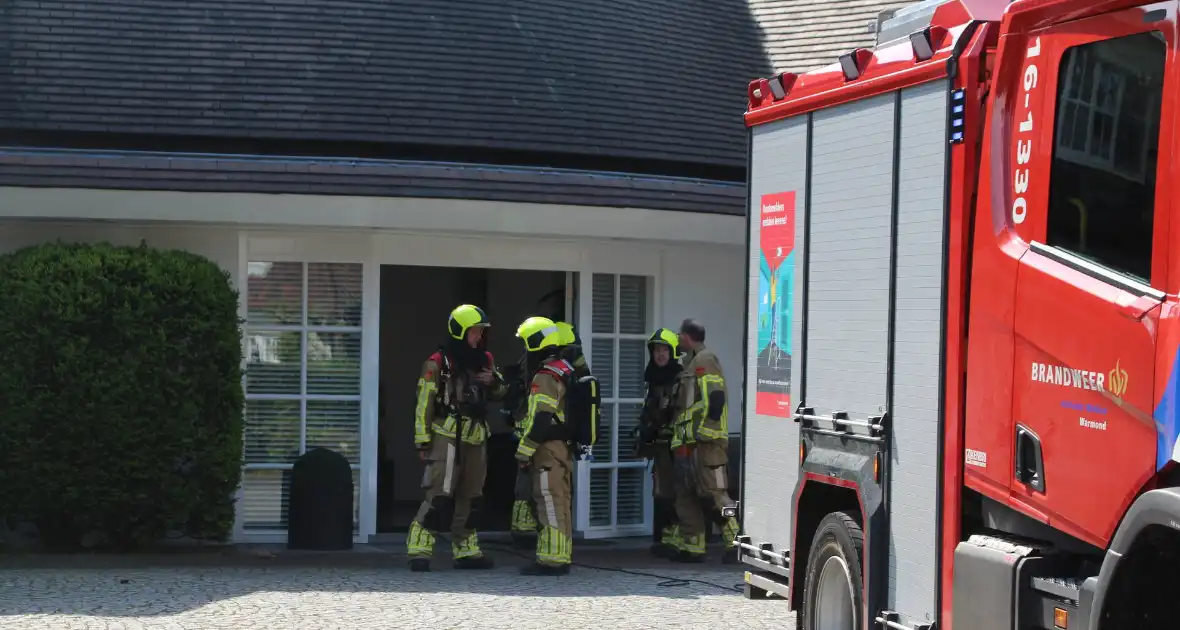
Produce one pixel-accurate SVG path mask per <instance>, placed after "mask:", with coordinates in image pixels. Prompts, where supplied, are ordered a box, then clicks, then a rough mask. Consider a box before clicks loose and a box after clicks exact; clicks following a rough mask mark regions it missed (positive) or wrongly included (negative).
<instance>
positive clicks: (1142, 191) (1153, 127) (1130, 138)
mask: <svg viewBox="0 0 1180 630" xmlns="http://www.w3.org/2000/svg"><path fill="white" fill-rule="evenodd" d="M1166 53H1167V46H1166V44H1165V42H1164V39H1163V36H1162V35H1161V34H1159V33H1140V34H1137V35H1130V36H1126V37H1118V38H1114V39H1107V40H1103V41H1098V42H1093V43H1089V44H1085V45H1081V46H1075V47H1073V48H1070V49H1068V50H1066V51H1065V54H1064V55H1063V56H1062V58H1061V67H1060V69H1059V75H1058V77H1059V78H1058V89H1057V115H1056V118H1055V123H1054V124H1055V129H1054V140H1053V163H1052V168H1051V172H1050V175H1049V182H1050V186H1049V210H1048V234H1047V235H1046V242H1047V244H1048V245H1051V246H1055V247H1059V248H1061V249H1065V250H1069V251H1070V252H1072V253H1074V254H1077V255H1079V256H1082V257H1084V258H1087V259H1089V260H1091V261H1092V262H1094V263H1096V264H1100V265H1103V266H1105V267H1107V268H1110V269H1112V270H1114V271H1119V272H1122V273H1123V274H1126V275H1130V276H1134V277H1136V278H1138V279H1140V280H1142V281H1143V282H1148V283H1149V282H1150V279H1151V247H1152V224H1153V220H1154V217H1155V180H1156V158H1157V150H1158V147H1159V123H1160V101H1161V98H1162V96H1163V84H1164V59H1165V55H1166Z"/></svg>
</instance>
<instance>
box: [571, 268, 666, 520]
mask: <svg viewBox="0 0 1180 630" xmlns="http://www.w3.org/2000/svg"><path fill="white" fill-rule="evenodd" d="M595 273H609V274H610V275H613V276H615V278H616V279H615V305H616V306H615V319H616V321H617V320H618V318H619V312H618V311H619V309H618V306H617V305H618V303H619V299H620V298H619V288H620V287H619V284H618V276H619V275H639V276H647V278H648V283H647V290H648V305H649V308H648V321H647V322H645V323H644V326H645V328H644V329H645V331H646V330H647V329H650V328H651V327H652V326H653V324H652V322H653V321H654V319H655V318H656V317H657V315H656V314H657V313H659V312H661V310H660V307H661V305H660V291H659V289H658V287H659V286H660V283H659V276H658V269H656V270H652V271H650V272H648V273H644V272H642V271H636V270H630V271H625V272H604V271H601V270H596V271H595V272H590V273H583V274H581V276H580V278H579V283H578V284H579V286H578V297H579V298H580V299H579V300H578V304H577V308H578V321H579V322H580V323H581V324H582V326H581V328H582V330H581V332H580V334H581V337H582V345H583V351H584V352H585V354H586V357H587V359H588V360H589V358H590V357H591V356H593V348H594V339H593V337H594V336H595V335H594V331H593V330H592V325H591V323H590V322H591V321H592V317H593V295H594V274H595ZM599 336H603V335H602V333H599ZM612 337H618V335H612ZM611 367H612V369H611V370H610V372H611V374H613V375H614V377H615V379H616V382H615V386H614V388H613V391H614V393H615V399H616V400H617V399H618V398H619V396H618V394H619V387H618V377H619V353H617V352H616V353H614V365H613V366H611ZM590 368H591V369H594V366H593V364H591V366H590ZM606 404H607V402H606V401H605V400H604V401H603V405H604V406H605V405H606ZM613 404H614V407H615V410H616V411H615V413H616V414H617V413H618V408H619V405H620V404H622V403H618V402H614V403H613ZM604 423H605V424H607V425H608V426H610V427H611V434H610V435H607V436H599V440H600V441H601V440H602V439H604V437H605V439H607V440H612V439H615V440H616V441H617V438H616V436H615V435H614V432H615V431H616V428H615V423H614V421H613V419H609V420H608V419H604ZM602 469H606V470H611V471H612V476H611V483H610V489H611V496H610V514H611V519H610V524H608V525H599V526H591V524H590V498H591V497H590V471H591V470H602ZM627 469H639V470H643V471H644V474H643V510H642V512H643V520H642V521H641V522H640V523H634V524H629V525H619V524H618V522H617V521H618V496H617V493H618V487H619V481H618V473H617V471H619V470H627ZM648 471H650V465H649V463H648V462H647V461H645V460H633V461H619V457H618V453H617V452H616V453H615V459H614V461H609V462H597V461H595V462H590V461H579V462H577V464H576V465H575V470H574V480H575V482H574V529H575V533H576V534H577V535H579V536H581V537H583V538H616V537H623V536H646V535H650V534H651V531H652V525H653V521H652V517H653V514H652V512H653V510H652V478H651V475H650V474H649V472H648Z"/></svg>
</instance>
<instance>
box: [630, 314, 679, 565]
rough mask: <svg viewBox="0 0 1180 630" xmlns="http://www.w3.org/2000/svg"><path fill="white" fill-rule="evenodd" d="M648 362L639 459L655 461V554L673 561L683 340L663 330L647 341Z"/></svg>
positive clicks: (676, 549) (676, 537)
mask: <svg viewBox="0 0 1180 630" xmlns="http://www.w3.org/2000/svg"><path fill="white" fill-rule="evenodd" d="M647 352H648V362H647V368H646V369H645V370H644V372H643V381H644V384H645V386H646V393H645V396H644V401H643V411H642V412H640V415H639V443H638V444H639V456H640V457H642V458H644V459H650V460H652V471H651V478H652V479H651V481H652V483H651V487H652V495H653V497H652V498H653V499H654V500H655V501H654V503H655V514H654V516H655V527H654V530H655V531H654V534H655V536H656V537H657V538H656V541H655V544H653V545H652V547H651V552H652V554H653V555H656V556H659V557H661V558H671V557H673V556H675V555H676V554H677V553H678V552H679V550H680V525H679V523H678V522H677V519H676V484H675V478H676V474H675V468H674V467H673V460H672V450H671V447H670V442H671V439H672V426H673V424H674V422H675V417H674V415H673V414H674V412H675V409H676V406H675V402H676V401H675V395H676V385H677V381H678V380H679V378H680V371H681V365H680V360H679V359H680V339H679V338H678V337H677V336H676V333H675V332H673V331H671V330H669V329H667V328H661V329H659V330H657V331H656V332H655V333H653V334H652V336H651V337H650V338H649V339H648V340H647Z"/></svg>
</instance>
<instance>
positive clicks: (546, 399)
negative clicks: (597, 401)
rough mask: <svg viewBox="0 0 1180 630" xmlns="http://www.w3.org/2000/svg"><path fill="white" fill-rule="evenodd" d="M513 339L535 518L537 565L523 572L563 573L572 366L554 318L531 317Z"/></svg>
mask: <svg viewBox="0 0 1180 630" xmlns="http://www.w3.org/2000/svg"><path fill="white" fill-rule="evenodd" d="M516 336H517V337H520V339H521V340H522V341H523V342H524V347H525V351H526V353H527V356H528V358H527V364H528V370H527V371H528V373H529V374H531V375H532V378H531V381H530V383H529V389H528V401H527V402H526V404H525V411H524V415H523V417H522V418H521V423H520V431H521V440H520V444H519V446H517V449H516V459H517V461H518V462H519V463H520V465H521V466H527V467H528V468H529V470H530V472H531V477H532V486H533V487H532V490H533V503H534V505H535V508H536V518H537V555H536V563H535V564H533V565H531V566H527V567H525V568H524V569H522V570H521V573H522V574H524V575H565V574H567V573H569V568H570V563H571V561H572V559H573V558H572V553H573V523H572V521H571V519H572V506H571V501H570V493H571V490H572V488H573V470H574V459H573V455H572V453H571V451H570V446H569V439H570V437H569V433H570V431H569V428H568V427H567V426H566V424H565V412H564V410H565V397H566V383H568V382H569V378H570V376H571V375H572V374H573V371H574V367H573V365H572V364H571V363H570V362H569V361H567V360H565V359H563V358H561V356H560V353H561V350H562V349H563V345H565V344H563V343H562V341H563V340H564V338H565V337H564V335H563V333H562V331H561V328H559V327H558V326H557V324H556V323H554V322H553V321H552V320H550V319H547V318H544V317H530V318H528V319H526V320H525V321H524V322H523V323H522V324H521V325H520V328H518V329H517V331H516ZM534 366H535V367H534Z"/></svg>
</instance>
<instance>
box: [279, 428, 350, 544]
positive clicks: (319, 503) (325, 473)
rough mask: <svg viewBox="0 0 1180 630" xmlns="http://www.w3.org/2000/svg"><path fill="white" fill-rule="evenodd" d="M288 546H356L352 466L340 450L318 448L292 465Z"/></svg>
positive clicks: (305, 454)
mask: <svg viewBox="0 0 1180 630" xmlns="http://www.w3.org/2000/svg"><path fill="white" fill-rule="evenodd" d="M289 505H290V508H289V510H290V512H289V514H288V520H287V523H288V525H287V548H288V549H309V550H314V551H340V550H346V549H352V468H351V467H349V465H348V460H347V459H345V457H344V456H343V455H341V454H340V453H337V452H336V451H333V450H329V449H326V448H314V449H312V450H310V451H308V452H306V453H304V454H303V455H302V456H300V457H299V459H297V460H295V465H294V466H293V467H292V469H291V501H290V504H289Z"/></svg>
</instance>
